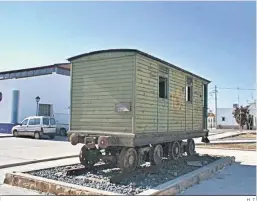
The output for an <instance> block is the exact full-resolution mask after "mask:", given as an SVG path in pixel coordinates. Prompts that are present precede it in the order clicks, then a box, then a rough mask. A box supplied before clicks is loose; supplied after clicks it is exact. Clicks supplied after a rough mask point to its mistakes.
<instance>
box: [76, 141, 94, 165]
mask: <svg viewBox="0 0 257 201" xmlns="http://www.w3.org/2000/svg"><path fill="white" fill-rule="evenodd" d="M91 151H94V150H89V149H88V148H87V147H86V146H85V145H84V146H83V147H82V148H81V150H80V153H79V160H80V163H81V164H82V165H84V166H85V167H86V168H88V169H91V168H92V167H93V166H94V164H95V160H92V158H91V157H90V152H91Z"/></svg>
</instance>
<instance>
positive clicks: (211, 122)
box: [207, 116, 216, 128]
mask: <svg viewBox="0 0 257 201" xmlns="http://www.w3.org/2000/svg"><path fill="white" fill-rule="evenodd" d="M207 126H208V128H215V127H216V124H215V117H212V116H211V117H208V118H207Z"/></svg>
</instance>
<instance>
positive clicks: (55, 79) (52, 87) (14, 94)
mask: <svg viewBox="0 0 257 201" xmlns="http://www.w3.org/2000/svg"><path fill="white" fill-rule="evenodd" d="M36 97H40V101H39V103H38V104H37V102H36V100H35V98H36ZM69 106H70V64H69V63H64V64H54V65H50V66H42V67H37V68H28V69H21V70H13V71H6V72H0V133H9V132H10V130H11V128H12V126H13V125H15V124H17V123H18V122H20V121H22V120H23V119H24V118H25V117H27V116H34V115H36V114H37V113H38V115H49V116H54V117H55V118H56V121H57V123H58V124H64V125H66V130H67V127H68V123H69Z"/></svg>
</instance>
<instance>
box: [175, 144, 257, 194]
mask: <svg viewBox="0 0 257 201" xmlns="http://www.w3.org/2000/svg"><path fill="white" fill-rule="evenodd" d="M196 151H197V152H198V153H200V154H211V155H224V156H235V160H236V162H235V163H234V164H232V165H231V166H229V167H226V168H225V169H224V170H222V171H220V172H219V173H217V174H215V175H213V177H212V179H209V180H205V181H203V182H201V183H200V184H198V185H195V186H193V187H191V188H189V189H187V190H185V191H184V192H182V193H181V194H180V195H206V196H217V195H223V196H224V195H227V196H228V195H234V196H237V195H239V196H240V195H241V196H242V195H244V196H254V195H256V152H255V151H239V150H221V149H219V150H217V149H211V150H210V149H203V148H197V150H196Z"/></svg>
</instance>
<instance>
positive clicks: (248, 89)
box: [217, 87, 256, 91]
mask: <svg viewBox="0 0 257 201" xmlns="http://www.w3.org/2000/svg"><path fill="white" fill-rule="evenodd" d="M217 88H218V89H228V90H250V91H256V89H244V88H239V87H238V88H225V87H224V88H223V87H217Z"/></svg>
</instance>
